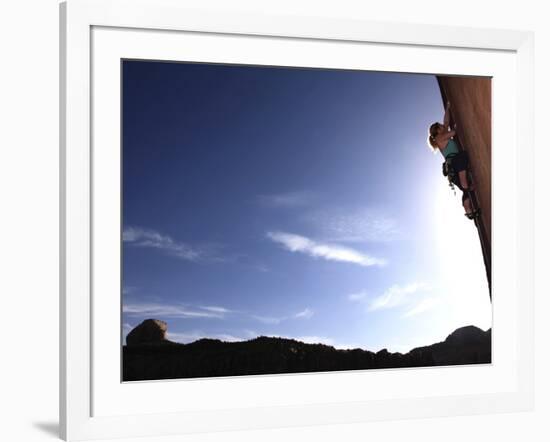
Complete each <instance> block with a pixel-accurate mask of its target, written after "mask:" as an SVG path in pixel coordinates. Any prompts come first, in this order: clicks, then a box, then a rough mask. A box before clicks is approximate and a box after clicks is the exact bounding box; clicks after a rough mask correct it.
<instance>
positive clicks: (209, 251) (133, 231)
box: [122, 227, 226, 262]
mask: <svg viewBox="0 0 550 442" xmlns="http://www.w3.org/2000/svg"><path fill="white" fill-rule="evenodd" d="M122 241H123V242H125V243H127V244H129V245H132V246H135V247H144V248H151V249H156V250H159V251H162V252H164V253H166V254H167V255H170V256H174V257H176V258H180V259H183V260H185V261H192V262H205V261H210V262H213V261H224V260H225V259H226V258H223V257H222V256H220V255H219V254H218V253H217V251H216V249H217V248H218V247H216V246H214V245H202V246H192V245H190V244H187V243H184V242H181V241H176V240H175V239H173V238H172V237H171V236H169V235H165V234H163V233H161V232H158V231H156V230H152V229H145V228H142V227H125V228H124V230H123V232H122Z"/></svg>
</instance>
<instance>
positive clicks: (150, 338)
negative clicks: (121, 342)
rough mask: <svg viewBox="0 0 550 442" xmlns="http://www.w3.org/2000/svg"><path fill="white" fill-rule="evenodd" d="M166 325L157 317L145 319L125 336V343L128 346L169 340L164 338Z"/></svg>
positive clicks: (160, 342)
mask: <svg viewBox="0 0 550 442" xmlns="http://www.w3.org/2000/svg"><path fill="white" fill-rule="evenodd" d="M167 330H168V325H167V324H166V322H164V321H160V320H158V319H146V320H145V321H143V322H142V323H141V324H139V325H138V326H137V327H135V328H133V329H132V331H130V333H128V335H127V336H126V344H127V345H129V346H133V345H142V344H162V343H166V342H170V341H168V340H167V339H166V331H167Z"/></svg>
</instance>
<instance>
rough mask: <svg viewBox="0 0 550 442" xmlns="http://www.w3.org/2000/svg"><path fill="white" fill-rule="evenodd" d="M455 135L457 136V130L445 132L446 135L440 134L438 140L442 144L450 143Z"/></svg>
mask: <svg viewBox="0 0 550 442" xmlns="http://www.w3.org/2000/svg"><path fill="white" fill-rule="evenodd" d="M455 134H456V131H455V130H450V131H448V132H444V133H442V134H439V135H438V136H437V138H438V140H437V141H438V142H440V143H445V142H446V141H448V140H449V139H450V138H452V137H454V136H455Z"/></svg>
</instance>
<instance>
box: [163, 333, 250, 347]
mask: <svg viewBox="0 0 550 442" xmlns="http://www.w3.org/2000/svg"><path fill="white" fill-rule="evenodd" d="M166 338H167V339H168V340H170V341H173V342H179V343H181V344H188V343H190V342H195V341H198V340H199V339H205V338H207V339H219V340H220V341H224V342H240V341H246V340H248V339H250V338H249V337H242V336H236V335H233V334H230V333H207V332H203V331H200V330H193V331H189V332H167V333H166Z"/></svg>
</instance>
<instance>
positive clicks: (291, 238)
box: [267, 232, 386, 267]
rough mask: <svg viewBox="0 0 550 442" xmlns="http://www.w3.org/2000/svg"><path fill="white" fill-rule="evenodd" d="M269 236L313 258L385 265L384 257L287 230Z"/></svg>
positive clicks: (368, 264) (290, 248) (290, 249)
mask: <svg viewBox="0 0 550 442" xmlns="http://www.w3.org/2000/svg"><path fill="white" fill-rule="evenodd" d="M267 237H268V238H269V239H271V240H272V241H273V242H275V243H277V244H280V245H282V246H283V247H284V248H285V249H286V250H288V251H290V252H299V253H304V254H306V255H308V256H311V257H313V258H321V259H325V260H327V261H338V262H347V263H351V264H357V265H360V266H363V267H370V266H383V265H385V264H386V261H385V260H384V259H380V258H375V257H372V256H369V255H367V254H365V253H362V252H359V251H357V250H354V249H351V248H347V247H343V246H340V245H337V244H325V243H321V242H317V241H314V240H312V239H309V238H306V237H305V236H301V235H295V234H293V233H285V232H268V233H267Z"/></svg>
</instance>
